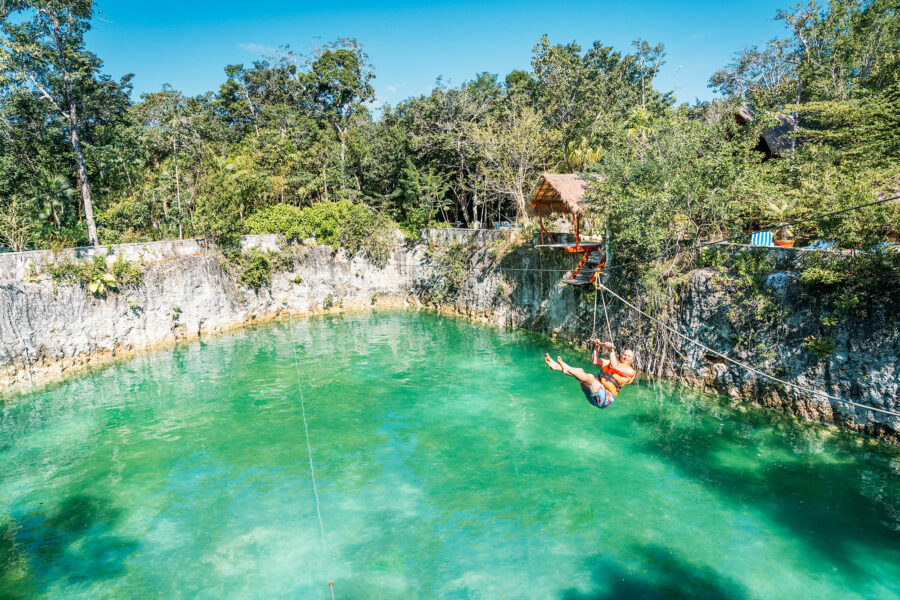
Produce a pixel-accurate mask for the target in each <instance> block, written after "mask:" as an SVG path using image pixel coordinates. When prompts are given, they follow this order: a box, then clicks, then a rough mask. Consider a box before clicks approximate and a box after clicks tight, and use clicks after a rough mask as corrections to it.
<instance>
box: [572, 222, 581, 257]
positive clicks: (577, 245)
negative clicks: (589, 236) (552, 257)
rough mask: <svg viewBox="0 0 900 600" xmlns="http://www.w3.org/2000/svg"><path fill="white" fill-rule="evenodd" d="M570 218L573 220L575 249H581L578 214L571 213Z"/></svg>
mask: <svg viewBox="0 0 900 600" xmlns="http://www.w3.org/2000/svg"><path fill="white" fill-rule="evenodd" d="M572 220H573V221H575V249H576V250H581V242H580V240H579V238H578V215H576V214H575V213H572Z"/></svg>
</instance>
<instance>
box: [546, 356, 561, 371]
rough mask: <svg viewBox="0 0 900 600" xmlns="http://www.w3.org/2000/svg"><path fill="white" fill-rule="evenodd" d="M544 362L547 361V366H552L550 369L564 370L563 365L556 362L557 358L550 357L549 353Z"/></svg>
mask: <svg viewBox="0 0 900 600" xmlns="http://www.w3.org/2000/svg"><path fill="white" fill-rule="evenodd" d="M544 362H545V363H547V366H548V367H550V369H551V370H552V371H562V370H563V368H562V365H560V364H559V363H558V362H556V361H555V360H553V359H552V358H550V354H549V353H548V354H545V355H544Z"/></svg>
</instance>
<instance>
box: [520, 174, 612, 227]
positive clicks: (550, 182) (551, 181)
mask: <svg viewBox="0 0 900 600" xmlns="http://www.w3.org/2000/svg"><path fill="white" fill-rule="evenodd" d="M592 181H603V178H602V177H600V176H599V175H588V174H584V173H541V177H540V179H538V182H537V185H535V186H534V189H533V190H532V191H531V200H530V201H529V202H528V214H529V215H530V216H532V217H534V216H537V215H538V206H540V214H541V215H549V214H551V213H557V214H574V215H579V214H581V212H582V211H583V210H584V203H583V202H582V200H583V199H584V194H585V192H587V190H588V186H589V184H590V183H591V182H592Z"/></svg>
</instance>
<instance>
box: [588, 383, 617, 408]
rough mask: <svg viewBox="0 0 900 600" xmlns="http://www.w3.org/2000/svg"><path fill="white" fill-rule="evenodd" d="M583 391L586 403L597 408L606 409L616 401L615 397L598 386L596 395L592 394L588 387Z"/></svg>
mask: <svg viewBox="0 0 900 600" xmlns="http://www.w3.org/2000/svg"><path fill="white" fill-rule="evenodd" d="M583 391H584V395H585V397H586V398H587V401H588V402H590V403H591V404H593V405H594V406H596V407H597V408H606V407H607V406H609V405H610V404H612V403H613V402H614V401H615V399H616V397H615V396H613V395H612V394H611V393H609V390H608V389H606V388H605V387H603V386H602V385H601V386H600V389H599V390H597V393H596V394H594V393H592V392H591V388H588V387H586V388H583Z"/></svg>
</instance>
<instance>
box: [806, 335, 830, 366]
mask: <svg viewBox="0 0 900 600" xmlns="http://www.w3.org/2000/svg"><path fill="white" fill-rule="evenodd" d="M803 345H804V346H805V347H806V348H807V349H809V350H810V351H812V353H813V354H815V355H816V357H817V358H818V359H819V360H820V361H824V360H826V359H827V358H828V357H829V356H831V353H832V352H834V340H833V339H832V338H830V337H823V338H820V337H816V336H814V335H810V336H807V337H805V338H803Z"/></svg>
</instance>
